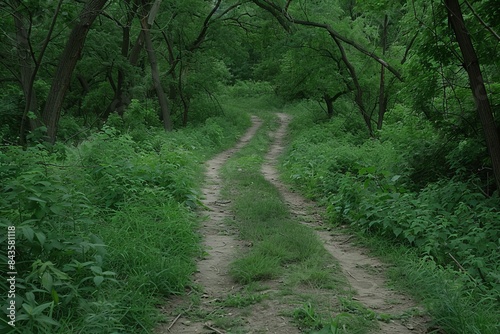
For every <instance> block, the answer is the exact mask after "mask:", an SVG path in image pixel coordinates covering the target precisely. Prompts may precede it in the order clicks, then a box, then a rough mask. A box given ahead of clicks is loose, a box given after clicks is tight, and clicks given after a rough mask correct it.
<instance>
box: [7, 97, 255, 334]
mask: <svg viewBox="0 0 500 334" xmlns="http://www.w3.org/2000/svg"><path fill="white" fill-rule="evenodd" d="M248 125H249V117H248V116H247V114H246V113H244V112H242V111H241V110H239V111H235V110H233V109H231V108H229V109H227V110H225V115H224V116H219V117H212V118H208V119H206V120H205V121H204V122H200V124H199V125H197V126H193V127H188V128H184V129H181V130H178V131H175V132H172V133H165V132H164V131H163V130H162V129H161V127H160V124H159V121H157V118H156V116H155V114H154V112H153V111H152V110H149V109H148V108H147V107H145V106H143V105H141V104H140V103H139V102H138V101H133V103H132V105H131V106H130V107H129V110H128V111H127V112H126V113H125V116H124V118H120V117H118V116H112V117H110V119H109V120H108V122H107V123H106V125H104V126H103V127H102V129H101V130H100V131H99V132H96V133H93V134H92V135H90V137H88V138H87V139H85V140H83V141H82V142H81V143H79V144H78V145H64V144H56V145H55V146H49V145H46V144H38V145H35V146H32V147H29V148H27V149H26V150H23V149H21V148H19V147H15V146H4V147H2V148H1V149H0V180H1V181H0V182H1V183H0V186H1V192H0V217H1V218H0V228H1V229H2V230H3V231H7V228H8V226H15V232H16V236H15V242H16V244H15V247H16V255H15V262H16V265H15V269H16V271H17V277H16V291H15V294H16V299H15V300H16V307H17V311H16V319H15V320H16V321H15V327H10V326H8V325H7V323H6V319H8V318H7V317H5V316H4V317H2V322H1V323H0V332H2V333H5V332H8V331H9V329H10V331H11V332H12V333H16V332H17V333H27V332H29V333H51V334H52V333H65V334H66V333H125V332H126V333H132V332H133V333H145V332H149V331H150V330H151V329H152V327H153V326H154V324H155V322H156V321H157V320H158V318H159V311H158V310H157V307H155V305H157V304H158V303H161V299H162V298H163V297H165V296H168V295H171V294H181V293H183V292H184V290H185V287H186V285H188V284H189V282H190V276H191V274H192V273H193V272H194V270H195V264H194V258H195V257H196V256H197V255H199V254H200V249H199V237H198V236H197V234H196V226H197V219H198V218H197V216H196V215H195V213H194V211H193V210H192V209H193V208H195V207H196V206H197V205H198V203H199V192H198V188H199V184H200V181H201V175H202V166H203V165H202V162H203V161H205V160H206V159H207V158H209V157H210V156H211V155H212V154H214V153H215V152H217V151H220V150H222V149H225V148H227V147H229V146H231V145H233V144H234V142H235V140H236V139H237V137H238V136H239V135H240V134H241V133H242V132H243V131H244V129H245V128H246V127H247V126H248ZM0 235H1V239H0V241H1V246H0V247H1V249H2V253H0V257H1V262H2V263H7V257H6V253H5V251H6V249H7V234H6V233H0ZM2 271H4V268H2ZM0 290H1V291H0V294H1V295H2V296H7V291H8V290H9V286H8V284H7V282H6V281H5V280H3V281H2V282H0ZM2 300H4V301H3V302H2V310H4V312H5V310H6V309H7V306H8V305H7V304H6V303H7V301H6V299H2Z"/></svg>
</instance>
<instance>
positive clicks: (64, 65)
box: [42, 0, 107, 143]
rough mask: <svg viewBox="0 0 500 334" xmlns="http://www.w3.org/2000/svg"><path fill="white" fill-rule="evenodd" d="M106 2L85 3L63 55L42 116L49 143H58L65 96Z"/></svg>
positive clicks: (101, 0)
mask: <svg viewBox="0 0 500 334" xmlns="http://www.w3.org/2000/svg"><path fill="white" fill-rule="evenodd" d="M106 2H107V0H88V1H87V2H86V3H85V6H84V8H83V10H82V11H81V12H80V14H79V16H78V20H77V21H76V23H75V27H74V28H73V30H72V31H71V34H70V35H69V38H68V41H67V43H66V46H65V48H64V50H63V52H62V54H61V58H60V60H59V64H58V65H57V68H56V71H55V75H54V79H53V81H52V86H51V87H50V92H49V95H48V97H47V101H46V104H45V109H44V111H43V115H42V119H43V122H44V124H45V125H46V126H47V136H48V141H49V142H51V143H54V142H55V141H56V134H57V126H58V124H59V118H60V116H61V108H62V104H63V102H64V96H65V95H66V92H67V90H68V87H69V84H70V81H71V76H72V74H73V71H74V69H75V66H76V63H77V62H78V59H79V58H80V55H81V51H82V49H83V46H84V44H85V39H86V37H87V33H88V32H89V30H90V27H91V25H92V23H93V22H94V20H95V19H96V17H97V16H98V15H99V14H100V12H101V10H102V8H103V7H104V5H105V4H106Z"/></svg>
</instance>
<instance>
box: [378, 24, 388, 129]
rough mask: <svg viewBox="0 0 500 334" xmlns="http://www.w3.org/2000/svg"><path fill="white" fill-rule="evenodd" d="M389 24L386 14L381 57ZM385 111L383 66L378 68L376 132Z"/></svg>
mask: <svg viewBox="0 0 500 334" xmlns="http://www.w3.org/2000/svg"><path fill="white" fill-rule="evenodd" d="M388 23H389V17H388V16H387V14H386V15H385V17H384V25H383V27H382V55H383V56H385V52H386V50H387V26H388ZM386 111H387V96H386V92H385V66H383V65H381V66H380V89H379V94H378V119H377V130H382V124H383V122H384V115H385V112H386Z"/></svg>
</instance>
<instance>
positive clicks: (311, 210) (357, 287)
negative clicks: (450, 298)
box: [261, 113, 427, 334]
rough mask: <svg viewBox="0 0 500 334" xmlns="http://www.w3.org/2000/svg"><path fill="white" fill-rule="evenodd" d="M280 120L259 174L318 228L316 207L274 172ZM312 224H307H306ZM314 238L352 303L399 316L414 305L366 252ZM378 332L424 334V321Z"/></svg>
mask: <svg viewBox="0 0 500 334" xmlns="http://www.w3.org/2000/svg"><path fill="white" fill-rule="evenodd" d="M278 117H279V120H280V123H281V124H280V127H279V129H278V130H277V131H276V132H274V133H273V136H274V142H273V144H272V146H271V149H270V150H269V152H268V153H267V155H266V157H265V162H264V164H263V166H262V169H261V171H262V173H263V174H264V176H265V178H266V179H267V180H268V181H269V182H271V183H272V184H273V185H274V186H275V187H276V188H278V189H279V191H280V193H281V194H282V196H283V198H284V199H285V201H286V202H287V204H288V206H289V208H290V211H291V212H292V214H294V215H295V216H296V217H299V218H301V217H303V218H306V219H300V220H301V222H302V223H303V224H305V225H308V226H310V227H311V228H316V227H319V226H320V225H321V216H320V214H319V212H320V211H319V208H318V207H317V206H316V205H315V204H314V203H313V202H311V201H307V200H306V199H305V198H303V197H302V196H301V195H299V194H297V193H294V192H291V191H290V190H289V189H288V187H287V186H285V185H284V184H283V183H282V182H280V181H279V174H278V171H277V169H276V166H277V165H278V157H279V156H280V155H281V153H282V152H283V150H284V148H285V145H284V138H285V136H286V131H287V127H288V124H289V122H290V120H291V116H289V115H287V114H282V113H279V114H278ZM311 221H312V222H313V223H308V222H311ZM315 231H316V233H317V235H318V237H319V238H320V239H321V240H322V242H323V243H324V246H325V248H326V249H327V250H328V252H330V254H331V255H333V257H335V258H336V259H337V260H338V261H339V263H340V265H341V267H342V271H343V273H344V275H345V277H346V278H347V280H348V282H349V284H350V285H351V287H352V289H353V290H354V291H355V293H356V295H355V297H354V298H353V299H354V300H356V301H358V302H360V303H362V304H363V305H364V306H366V307H367V308H369V309H371V310H374V311H375V312H378V313H384V314H391V315H401V314H403V313H404V312H406V311H409V310H412V309H414V308H416V307H417V305H416V304H415V303H414V302H413V301H412V300H411V299H410V298H409V297H408V296H405V295H403V294H401V293H398V292H395V291H393V290H391V289H389V288H388V287H387V280H386V278H385V275H384V270H385V265H384V264H383V263H382V262H380V261H379V260H377V259H375V258H373V257H370V256H368V255H367V254H366V253H367V250H366V249H362V248H360V247H357V246H354V245H353V244H352V243H350V242H349V239H350V238H349V237H348V236H346V235H345V234H342V233H338V234H337V235H335V234H332V232H329V231H326V230H321V229H315ZM379 325H380V330H379V331H377V333H390V334H409V333H413V334H420V333H426V327H427V326H426V319H425V318H423V317H420V316H417V317H410V318H408V319H404V320H402V321H400V320H391V321H390V322H389V323H385V322H381V321H379Z"/></svg>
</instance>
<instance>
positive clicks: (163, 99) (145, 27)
mask: <svg viewBox="0 0 500 334" xmlns="http://www.w3.org/2000/svg"><path fill="white" fill-rule="evenodd" d="M141 25H142V34H143V36H144V41H145V43H146V51H147V53H148V58H149V63H150V66H151V76H152V77H153V85H154V88H155V91H156V95H157V97H158V102H159V103H160V109H161V115H162V118H163V127H164V128H165V131H172V128H173V127H172V120H171V119H170V109H169V107H168V102H167V96H166V94H165V92H164V91H163V87H162V85H161V80H160V71H159V70H158V61H157V60H156V54H155V50H154V48H153V42H152V41H151V34H150V31H149V24H148V22H147V16H146V17H143V18H141Z"/></svg>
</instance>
